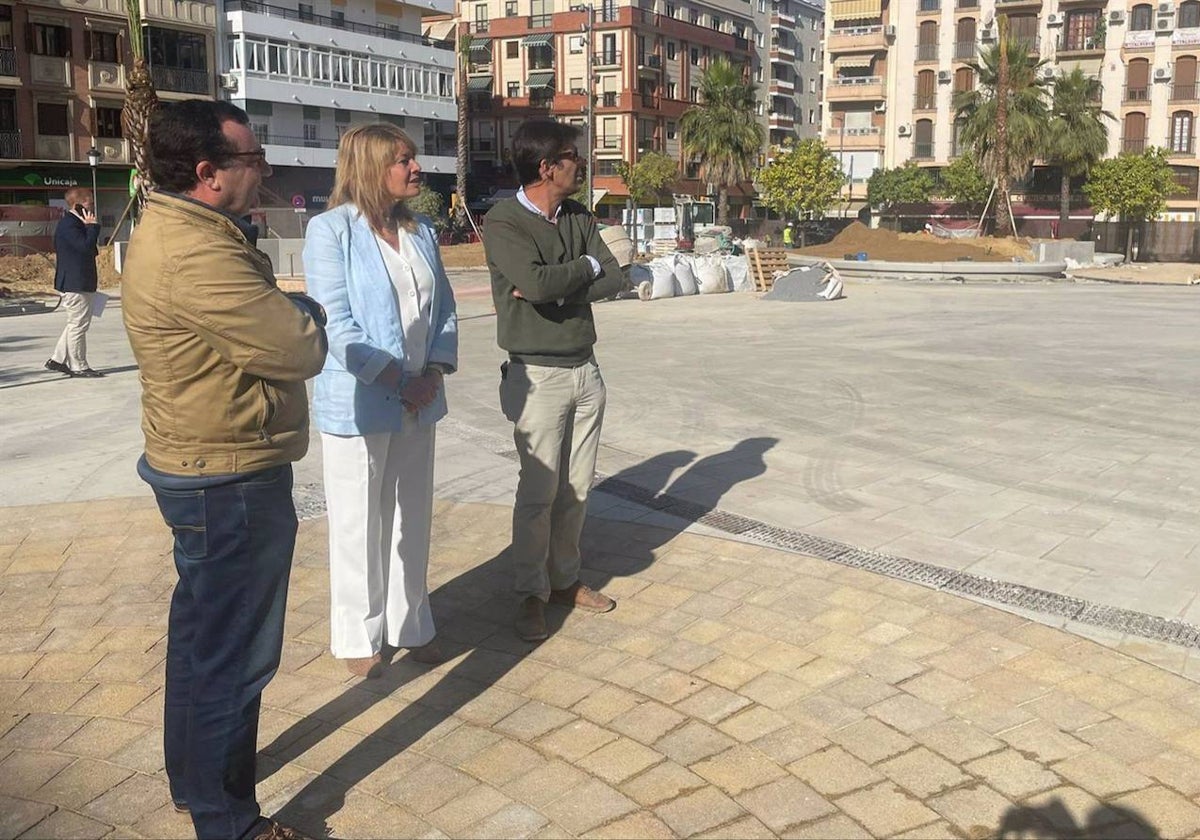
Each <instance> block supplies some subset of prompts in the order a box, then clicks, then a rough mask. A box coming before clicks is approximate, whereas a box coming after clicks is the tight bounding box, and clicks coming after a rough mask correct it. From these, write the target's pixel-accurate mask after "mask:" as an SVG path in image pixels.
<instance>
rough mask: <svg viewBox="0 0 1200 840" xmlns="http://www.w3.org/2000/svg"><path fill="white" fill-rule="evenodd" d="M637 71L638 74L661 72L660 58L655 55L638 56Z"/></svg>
mask: <svg viewBox="0 0 1200 840" xmlns="http://www.w3.org/2000/svg"><path fill="white" fill-rule="evenodd" d="M637 69H638V72H639V73H657V72H659V71H660V70H662V57H661V56H657V55H639V56H638V60H637Z"/></svg>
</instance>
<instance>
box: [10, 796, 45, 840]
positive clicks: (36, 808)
mask: <svg viewBox="0 0 1200 840" xmlns="http://www.w3.org/2000/svg"><path fill="white" fill-rule="evenodd" d="M53 811H54V806H53V805H47V804H45V803H44V802H30V801H29V800H28V799H15V798H13V797H11V796H0V837H18V836H20V835H21V834H24V833H25V832H26V831H28V830H29V829H31V828H33V827H34V826H35V825H37V824H38V823H40V822H41V821H42V820H43V819H45V818H46V817H47V816H49V815H50V813H51V812H53Z"/></svg>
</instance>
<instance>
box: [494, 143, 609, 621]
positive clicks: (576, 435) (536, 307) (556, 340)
mask: <svg viewBox="0 0 1200 840" xmlns="http://www.w3.org/2000/svg"><path fill="white" fill-rule="evenodd" d="M578 135H579V129H578V128H577V127H575V126H571V125H566V124H564V123H558V122H553V121H551V120H530V121H528V122H526V123H524V124H523V125H522V126H521V127H520V128H519V129H518V130H517V133H516V134H515V135H514V137H513V146H512V158H513V167H514V169H515V170H516V173H517V177H518V178H519V179H520V181H521V185H522V186H521V189H520V190H519V191H518V192H517V196H516V198H512V199H508V200H507V201H502V202H500V203H499V204H497V205H496V206H495V207H494V208H492V210H491V211H489V212H488V214H487V216H486V217H485V219H484V224H483V244H484V249H485V250H486V252H487V261H488V268H489V269H490V270H491V273H492V297H493V299H494V300H495V303H496V332H497V338H498V341H499V343H500V347H501V348H503V349H504V350H507V351H508V354H509V361H507V362H505V363H504V364H503V365H501V369H500V370H501V380H500V407H501V409H502V410H503V411H504V416H505V417H507V418H508V419H509V420H510V421H512V423H513V439H514V440H515V441H516V445H517V452H518V454H519V455H520V458H521V474H520V478H519V480H518V482H517V499H516V504H515V506H514V508H513V537H512V549H511V551H512V560H513V566H514V572H515V578H516V580H515V588H516V592H517V595H518V596H519V597H520V598H521V604H520V607H519V609H518V611H517V617H516V630H517V635H519V636H520V637H521V638H522V639H525V640H526V641H540V640H542V639H545V638H546V635H547V632H546V617H545V610H544V605H545V604H546V603H547V602H552V603H558V604H564V605H567V606H571V607H579V608H581V609H586V610H590V611H593V612H608V611H609V610H611V609H613V607H615V606H616V603H615V602H614V601H613V600H612V599H611V598H609V597H608V596H607V595H604V594H602V593H600V592H597V591H595V590H593V589H591V588H589V587H588V586H586V585H585V584H583V583H582V582H581V581H580V580H579V567H580V553H579V541H580V536H581V534H582V532H583V521H584V516H585V514H586V512H587V494H588V489H589V488H590V487H591V483H592V476H593V474H594V473H595V468H596V449H597V446H598V445H599V442H600V425H601V421H602V420H603V418H604V401H605V391H604V380H603V379H601V378H600V368H599V367H598V366H597V365H596V358H595V356H593V355H592V345H593V344H595V343H596V324H595V321H594V319H593V318H592V307H591V304H592V302H593V301H597V300H603V299H604V298H607V297H611V296H613V295H614V294H616V293H617V292H618V291H620V289H621V285H622V281H623V278H622V274H621V268H620V266H619V265H618V264H617V261H616V260H615V259H614V258H613V256H612V254H611V253H610V252H609V250H608V248H607V246H605V244H604V243H603V242H602V241H601V239H600V231H599V228H598V227H597V225H596V220H595V219H594V218H593V217H592V214H591V213H589V212H588V210H587V208H586V207H584V206H583V205H582V204H579V203H578V202H576V201H571V200H570V199H569V198H568V196H569V195H571V194H572V193H574V192H575V191H576V190H577V189H578V188H579V185H580V183H581V181H582V179H583V177H584V162H583V160H582V159H581V158H580V156H579V152H578V150H577V149H576V139H577V137H578Z"/></svg>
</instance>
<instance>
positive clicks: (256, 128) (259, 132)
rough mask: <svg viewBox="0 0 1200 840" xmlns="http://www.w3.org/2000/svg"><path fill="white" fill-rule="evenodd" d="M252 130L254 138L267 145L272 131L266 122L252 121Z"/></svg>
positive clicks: (262, 144) (260, 143)
mask: <svg viewBox="0 0 1200 840" xmlns="http://www.w3.org/2000/svg"><path fill="white" fill-rule="evenodd" d="M250 131H252V132H253V133H254V139H255V140H257V141H258V142H259V145H261V146H265V145H267V143H269V142H270V141H271V133H270V130H269V129H268V128H267V124H266V123H261V122H251V123H250Z"/></svg>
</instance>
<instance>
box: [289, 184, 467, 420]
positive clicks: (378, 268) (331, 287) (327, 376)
mask: <svg viewBox="0 0 1200 840" xmlns="http://www.w3.org/2000/svg"><path fill="white" fill-rule="evenodd" d="M417 222H418V226H417V230H416V231H415V233H414V239H415V242H416V246H417V249H418V250H419V251H420V252H421V254H422V255H423V256H424V257H425V259H426V260H428V262H429V266H430V268H432V269H433V277H434V287H433V298H432V300H431V301H430V314H431V321H432V323H431V324H430V330H429V339H428V342H427V346H426V348H425V351H426V359H427V360H428V361H429V362H438V363H441V364H443V365H447V366H448V367H449V368H450V369H451V370H454V369H456V368H457V367H458V316H457V315H456V314H455V306H454V292H453V290H452V289H451V288H450V281H449V279H447V277H446V269H445V267H444V266H443V265H442V257H441V254H440V252H439V251H438V246H437V240H436V239H435V235H434V230H433V224H432V223H431V222H430V221H429V219H428V218H427V217H425V216H418V217H417ZM304 278H305V283H306V285H307V287H308V294H309V295H311V296H312V297H313V298H315V299H316V300H317V301H318V302H319V303H320V304H321V305H322V306H323V307H325V313H326V315H327V316H328V318H329V323H328V324H327V325H326V328H325V330H326V333H327V334H328V336H329V355H328V356H326V359H325V367H324V369H323V370H322V371H321V373H320V375H319V376H318V377H317V380H316V386H315V388H314V391H313V421H314V422H315V423H316V426H317V428H318V429H320V430H321V431H322V432H327V433H329V434H334V435H366V434H377V433H380V432H396V431H399V430H400V427H401V426H402V425H403V424H404V423H405V422H411V420H410V418H411V415H410V414H409V412H407V411H406V410H405V409H404V406H403V405H402V404H401V403H400V395H399V394H398V393H396V392H395V391H392V390H389V389H388V388H385V387H384V386H382V385H380V384H378V383H377V382H376V381H375V378H376V377H377V376H378V375H379V373H380V372H381V371H382V370H383V369H384V367H385V366H386V365H387V363H388V362H390V361H393V360H395V361H396V362H398V363H399V364H400V365H403V364H404V358H405V344H404V332H403V330H402V329H401V326H400V308H399V305H398V304H397V303H396V296H395V291H394V289H393V287H392V281H391V277H390V276H389V275H388V270H387V266H386V265H384V262H383V255H382V254H380V252H379V244H378V242H376V240H375V234H374V233H373V232H372V231H371V228H370V226H369V225H368V224H367V221H366V219H365V218H363V217H362V216H361V215H359V212H358V209H357V208H356V207H354V206H353V205H349V204H343V205H341V206H340V207H335V208H333V209H332V210H329V211H327V212H325V213H321V214H320V215H319V216H315V217H314V218H313V220H312V221H311V222H309V225H308V232H307V234H306V236H305V242H304ZM445 416H446V393H445V389H444V388H443V389H442V391H441V393H439V394H438V396H437V399H435V400H434V401H433V402H432V403H430V404H429V405H427V406H426V407H425V408H423V409H421V410H420V412H418V414H417V422H418V423H419V424H420V425H422V426H427V425H430V424H432V423H436V422H437V421H438V420H440V419H442V418H443V417H445Z"/></svg>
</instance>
